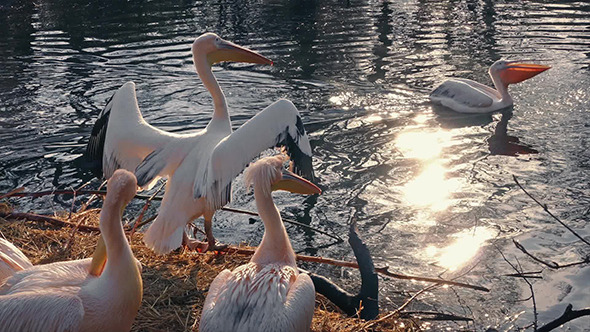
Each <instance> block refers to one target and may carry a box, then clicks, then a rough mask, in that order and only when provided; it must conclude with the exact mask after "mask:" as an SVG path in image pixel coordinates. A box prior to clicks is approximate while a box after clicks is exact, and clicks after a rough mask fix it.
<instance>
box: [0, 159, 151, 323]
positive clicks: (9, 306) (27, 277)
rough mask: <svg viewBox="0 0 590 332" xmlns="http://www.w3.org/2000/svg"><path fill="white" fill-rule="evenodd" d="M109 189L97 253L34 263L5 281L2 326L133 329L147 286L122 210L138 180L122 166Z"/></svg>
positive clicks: (0, 288)
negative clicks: (143, 279)
mask: <svg viewBox="0 0 590 332" xmlns="http://www.w3.org/2000/svg"><path fill="white" fill-rule="evenodd" d="M107 188H108V190H107V196H106V198H105V201H104V204H103V207H102V211H101V213H100V231H101V237H100V239H99V241H98V245H97V247H96V251H95V252H94V255H93V257H92V258H87V259H81V260H75V261H66V262H57V263H52V264H44V265H36V266H32V267H29V268H26V269H23V270H22V271H18V272H16V273H15V274H14V275H13V276H12V277H10V278H9V279H8V280H6V282H5V284H4V285H2V286H0V326H1V329H2V331H129V330H130V329H131V325H132V324H133V320H134V319H135V316H136V315H137V311H138V310H139V306H140V304H141V298H142V292H143V286H142V280H141V273H140V265H139V262H138V261H137V260H136V259H135V257H133V253H132V252H131V248H130V247H129V243H128V242H127V238H126V237H125V233H124V232H123V226H122V224H121V214H122V212H123V209H124V208H125V205H127V203H129V201H130V200H131V199H132V198H133V196H135V192H136V189H137V182H136V180H135V177H134V176H133V174H131V173H130V172H127V171H125V170H120V171H117V172H115V173H114V174H113V176H112V177H111V179H110V180H109V183H108V187H107ZM107 257H108V259H107ZM105 260H106V264H105Z"/></svg>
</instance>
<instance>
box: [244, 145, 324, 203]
mask: <svg viewBox="0 0 590 332" xmlns="http://www.w3.org/2000/svg"><path fill="white" fill-rule="evenodd" d="M285 161H287V158H286V157H285V156H283V155H277V156H273V157H266V158H262V159H260V160H258V161H256V162H255V163H253V164H252V165H250V167H248V169H247V170H246V172H245V174H244V182H245V183H246V186H248V187H250V186H254V187H259V188H260V189H262V190H263V191H264V192H265V193H267V194H269V193H270V192H271V191H275V190H285V191H289V192H292V193H296V194H306V195H313V194H321V193H322V190H321V189H320V188H318V187H317V186H316V185H315V184H313V183H311V182H309V181H307V180H306V179H304V178H302V177H300V176H298V175H297V174H295V173H293V172H291V171H289V170H287V169H285V168H284V167H283V164H284V163H285Z"/></svg>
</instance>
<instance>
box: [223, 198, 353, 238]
mask: <svg viewBox="0 0 590 332" xmlns="http://www.w3.org/2000/svg"><path fill="white" fill-rule="evenodd" d="M221 209H222V210H224V211H228V212H235V213H242V214H247V215H250V216H255V217H259V216H260V215H259V214H258V213H256V212H252V211H248V210H242V209H235V208H229V207H222V208H221ZM282 219H283V221H284V222H287V223H290V224H293V225H296V226H300V227H304V228H308V229H311V230H313V231H315V232H318V233H320V234H324V235H326V236H329V237H331V238H333V239H335V240H337V241H338V242H343V241H344V240H343V239H342V238H341V237H340V236H338V235H337V234H330V233H328V232H326V231H322V230H321V229H318V228H315V227H313V226H310V225H306V224H302V223H300V222H298V221H295V220H293V219H289V218H282Z"/></svg>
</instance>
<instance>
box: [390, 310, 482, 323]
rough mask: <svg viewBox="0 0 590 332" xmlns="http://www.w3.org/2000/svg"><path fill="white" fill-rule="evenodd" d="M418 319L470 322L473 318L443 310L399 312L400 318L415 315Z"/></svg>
mask: <svg viewBox="0 0 590 332" xmlns="http://www.w3.org/2000/svg"><path fill="white" fill-rule="evenodd" d="M415 316H418V317H417V318H418V319H420V320H423V321H425V320H432V321H461V322H471V321H473V318H469V317H463V316H457V315H454V314H445V313H443V312H435V311H404V312H402V313H400V318H409V317H415Z"/></svg>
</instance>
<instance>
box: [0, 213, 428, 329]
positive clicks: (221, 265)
mask: <svg viewBox="0 0 590 332" xmlns="http://www.w3.org/2000/svg"><path fill="white" fill-rule="evenodd" d="M9 209H10V207H9V206H7V205H6V204H4V203H0V212H1V211H7V210H9ZM98 213H99V211H98V209H96V210H91V211H86V212H85V213H81V214H73V215H72V216H71V217H69V215H68V214H63V215H57V216H55V217H56V218H58V219H61V220H65V221H70V222H73V223H78V222H79V221H80V219H81V218H82V219H83V220H82V223H81V224H83V225H94V226H98ZM68 217H69V218H68ZM0 236H3V237H4V238H6V239H8V240H10V241H11V242H13V243H14V244H15V245H16V246H17V247H19V248H20V249H21V250H22V251H23V252H24V254H25V255H27V257H29V259H30V260H31V261H32V262H33V264H45V263H51V262H56V261H62V260H71V259H80V258H86V257H90V256H91V255H92V252H93V250H94V247H95V245H96V241H97V239H98V233H86V232H79V231H73V229H72V228H71V227H59V226H55V225H51V224H47V223H42V222H37V221H31V220H19V221H12V220H10V221H8V220H5V219H2V218H0ZM130 243H131V248H132V249H133V252H134V254H135V257H137V259H138V260H139V261H140V262H141V263H142V265H143V271H142V277H143V303H142V305H141V308H140V309H139V313H138V315H137V318H136V319H135V324H134V325H133V328H132V331H198V325H199V318H200V314H201V309H202V305H203V302H204V301H205V297H206V296H207V290H208V288H209V284H210V283H211V282H212V281H213V279H214V278H215V276H216V275H217V274H218V273H219V272H221V271H222V270H223V269H233V268H235V267H237V266H239V265H241V264H244V263H246V262H247V261H248V260H249V257H248V256H243V255H240V254H235V253H234V254H221V255H215V254H213V253H207V254H199V253H194V252H188V251H183V250H177V251H174V252H172V253H171V254H168V255H157V254H154V253H153V252H152V251H151V250H150V249H148V248H147V247H145V245H144V244H143V242H142V234H140V233H135V234H134V235H133V236H132V238H131V241H130ZM384 315H385V314H381V316H384ZM400 323H401V320H399V319H398V318H395V317H393V318H388V319H384V320H381V321H379V322H378V323H376V324H374V325H372V326H370V327H367V326H366V324H367V322H366V321H363V320H360V319H356V318H349V317H347V316H345V315H343V314H342V313H341V312H339V311H338V309H337V307H335V306H334V305H333V304H331V303H330V302H329V301H328V300H326V299H325V298H323V297H322V296H321V295H318V296H317V297H316V309H315V313H314V317H313V322H312V327H311V330H312V331H317V332H320V331H322V332H325V331H413V330H418V329H419V328H418V326H417V325H416V324H415V323H414V322H412V321H409V320H404V321H403V324H400ZM400 325H401V326H403V328H402V327H400Z"/></svg>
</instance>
